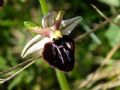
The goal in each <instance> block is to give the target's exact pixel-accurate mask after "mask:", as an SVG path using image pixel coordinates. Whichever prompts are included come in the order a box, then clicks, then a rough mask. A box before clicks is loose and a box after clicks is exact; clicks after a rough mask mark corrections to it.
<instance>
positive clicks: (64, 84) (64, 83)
mask: <svg viewBox="0 0 120 90" xmlns="http://www.w3.org/2000/svg"><path fill="white" fill-rule="evenodd" d="M55 72H56V76H57V80H58V82H59V85H60V88H61V90H70V87H69V85H68V82H67V80H66V77H65V74H64V73H63V72H61V71H59V70H57V69H55Z"/></svg>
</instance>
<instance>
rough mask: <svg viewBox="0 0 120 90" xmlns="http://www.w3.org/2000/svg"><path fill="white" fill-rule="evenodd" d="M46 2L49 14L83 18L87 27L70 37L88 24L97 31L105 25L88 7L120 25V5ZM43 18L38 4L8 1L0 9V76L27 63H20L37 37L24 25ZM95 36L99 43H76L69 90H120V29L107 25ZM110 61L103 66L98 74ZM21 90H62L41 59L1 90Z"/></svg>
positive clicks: (114, 1)
mask: <svg viewBox="0 0 120 90" xmlns="http://www.w3.org/2000/svg"><path fill="white" fill-rule="evenodd" d="M47 3H48V7H49V10H50V11H53V10H55V11H58V10H60V9H63V10H65V12H66V13H65V16H64V19H68V18H71V17H75V16H82V17H83V23H85V24H80V25H79V26H78V27H76V28H75V30H74V31H73V32H72V34H71V36H72V37H74V38H75V37H77V36H79V35H82V34H83V33H86V31H85V28H84V25H86V26H87V27H88V28H90V30H93V29H94V28H95V27H96V26H100V25H101V23H104V22H105V21H106V20H105V19H104V18H103V17H101V15H100V14H98V13H97V11H96V10H95V9H93V7H92V6H91V5H90V4H94V5H95V6H97V7H98V8H99V9H100V10H101V11H102V12H103V13H104V14H105V15H106V16H107V17H108V18H110V20H111V21H113V22H116V23H119V24H120V0H57V1H55V0H47ZM42 17H43V14H42V11H41V7H40V5H39V0H4V4H3V6H2V7H0V44H1V45H0V71H4V70H7V69H9V68H10V67H12V66H15V65H17V64H19V63H21V62H23V61H24V60H27V59H22V58H21V57H20V54H21V51H22V49H23V47H24V45H25V44H26V43H27V42H28V41H29V40H30V39H31V38H32V37H33V35H32V34H31V33H30V32H27V31H26V30H25V27H24V25H23V22H24V21H32V22H35V23H36V24H38V25H41V19H42ZM81 23H82V22H81ZM94 33H95V34H96V36H97V37H98V38H99V40H100V42H101V44H98V43H96V42H95V41H94V39H93V38H91V37H89V35H88V36H86V37H85V38H82V39H80V40H78V41H77V43H76V52H75V59H76V60H75V67H74V70H73V71H72V72H70V73H67V74H66V76H67V80H68V82H69V85H70V87H71V90H103V89H111V90H119V89H120V80H119V76H120V71H119V70H120V49H119V47H120V27H119V26H117V25H115V24H113V23H109V22H107V21H106V23H105V24H103V25H102V26H100V27H99V28H98V29H97V31H96V32H94ZM114 49H115V50H114ZM112 51H113V54H111V56H110V57H109V55H110V52H112ZM107 57H108V60H107V62H106V63H105V65H104V67H103V68H102V69H99V70H98V68H99V66H101V64H102V63H103V62H104V60H106V58H107ZM96 70H97V72H96ZM94 72H96V73H95V74H96V75H97V76H96V77H93V79H94V80H92V81H91V82H89V83H87V84H86V85H83V84H84V83H85V82H87V79H88V78H89V77H90V75H92V74H94ZM94 76H95V75H94ZM90 83H91V84H90ZM23 89H25V90H60V87H59V84H58V81H57V79H56V76H55V71H54V70H53V68H51V67H50V66H49V65H48V64H47V63H46V62H44V61H43V60H38V61H37V62H36V63H35V64H33V65H32V66H30V67H29V68H28V69H26V70H24V71H23V72H21V73H20V74H19V75H18V76H16V77H15V78H14V79H11V80H9V81H7V82H5V83H4V84H2V85H0V90H23Z"/></svg>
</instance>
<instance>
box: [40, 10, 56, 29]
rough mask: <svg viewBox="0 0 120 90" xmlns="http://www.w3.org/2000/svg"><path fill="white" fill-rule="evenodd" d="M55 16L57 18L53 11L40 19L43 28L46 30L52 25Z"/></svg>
mask: <svg viewBox="0 0 120 90" xmlns="http://www.w3.org/2000/svg"><path fill="white" fill-rule="evenodd" d="M56 16H57V13H56V12H54V11H53V12H51V13H48V14H47V15H46V16H44V17H43V18H42V26H43V28H47V27H50V26H52V25H54V23H55V18H56Z"/></svg>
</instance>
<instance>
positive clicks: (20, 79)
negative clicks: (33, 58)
mask: <svg viewBox="0 0 120 90" xmlns="http://www.w3.org/2000/svg"><path fill="white" fill-rule="evenodd" d="M23 73H24V72H22V74H19V75H18V76H17V77H15V78H14V80H13V81H12V82H11V83H10V84H9V86H8V90H12V89H13V88H14V87H15V86H16V85H18V84H20V83H21V81H22V79H23V77H24V74H23Z"/></svg>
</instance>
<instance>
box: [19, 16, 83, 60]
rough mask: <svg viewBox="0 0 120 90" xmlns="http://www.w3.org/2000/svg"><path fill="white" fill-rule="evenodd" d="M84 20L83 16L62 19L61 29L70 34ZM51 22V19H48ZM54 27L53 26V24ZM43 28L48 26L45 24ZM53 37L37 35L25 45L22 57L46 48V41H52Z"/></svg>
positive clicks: (65, 33)
mask: <svg viewBox="0 0 120 90" xmlns="http://www.w3.org/2000/svg"><path fill="white" fill-rule="evenodd" d="M49 20H50V19H49ZM81 20H82V17H81V16H77V17H74V18H71V19H68V20H62V22H61V24H60V30H61V32H62V33H63V34H64V35H69V34H70V33H71V32H72V30H73V29H74V28H75V27H76V26H77V25H78V24H79V23H80V21H81ZM48 22H50V21H48ZM51 27H53V26H51ZM51 27H50V28H51ZM43 28H48V27H45V26H43ZM50 41H51V38H48V37H43V36H42V35H36V36H35V37H34V38H33V39H32V40H30V41H29V42H28V43H27V44H26V45H25V47H24V49H23V51H22V54H21V57H22V58H25V57H26V56H28V55H30V54H32V53H34V52H36V51H38V50H41V49H43V48H44V45H45V43H47V42H50Z"/></svg>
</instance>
